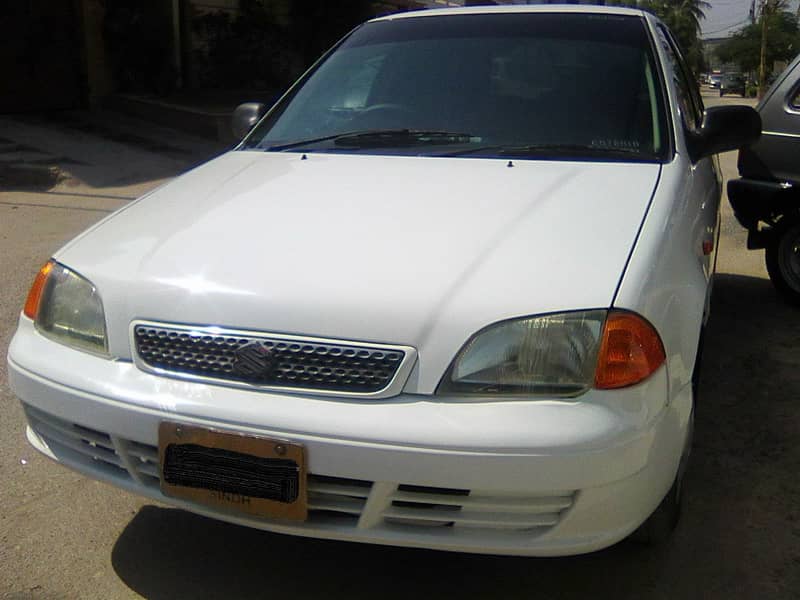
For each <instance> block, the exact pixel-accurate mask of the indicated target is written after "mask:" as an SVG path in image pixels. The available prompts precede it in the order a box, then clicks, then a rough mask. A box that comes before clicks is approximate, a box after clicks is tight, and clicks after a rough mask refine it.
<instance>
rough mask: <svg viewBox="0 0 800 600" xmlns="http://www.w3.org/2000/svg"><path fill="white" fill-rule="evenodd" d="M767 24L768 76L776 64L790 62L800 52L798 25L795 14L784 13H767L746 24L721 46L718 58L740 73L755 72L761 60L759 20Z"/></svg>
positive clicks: (718, 49)
mask: <svg viewBox="0 0 800 600" xmlns="http://www.w3.org/2000/svg"><path fill="white" fill-rule="evenodd" d="M763 18H766V19H767V22H766V25H767V48H766V67H767V73H766V75H767V76H769V75H770V74H771V73H772V67H773V65H774V63H775V62H776V61H789V60H791V59H792V58H794V57H795V56H796V55H797V53H798V52H800V24H799V23H798V18H797V15H796V14H794V13H791V12H788V11H785V10H781V11H775V12H773V13H771V14H770V13H769V12H767V14H766V17H763V16H760V17H759V19H758V21H757V22H756V23H753V24H751V25H747V26H745V27H743V28H742V29H740V30H739V31H737V32H736V33H735V34H733V35H732V36H731V37H730V39H728V40H727V41H725V42H723V43H722V44H720V46H719V47H718V48H717V50H716V54H717V57H718V58H719V59H720V60H721V61H722V62H724V63H730V64H735V65H737V66H738V67H739V69H740V70H741V71H743V72H752V71H758V67H759V62H760V59H761V34H762V25H763V22H762V19H763Z"/></svg>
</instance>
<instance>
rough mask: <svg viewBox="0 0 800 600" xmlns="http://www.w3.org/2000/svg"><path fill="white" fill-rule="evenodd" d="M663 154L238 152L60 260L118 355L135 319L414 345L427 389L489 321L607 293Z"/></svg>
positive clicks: (85, 239) (585, 303) (130, 211)
mask: <svg viewBox="0 0 800 600" xmlns="http://www.w3.org/2000/svg"><path fill="white" fill-rule="evenodd" d="M659 168H660V167H659V165H656V164H624V163H611V162H609V163H598V162H563V161H538V160H530V161H529V160H519V161H516V160H515V161H513V162H510V161H508V160H497V159H479V158H421V157H394V156H392V157H386V156H354V155H336V154H311V153H309V154H308V155H302V154H299V153H261V152H247V151H235V152H230V153H228V154H226V155H223V156H222V157H220V158H218V159H216V160H214V161H211V162H210V163H207V164H206V165H203V166H201V167H199V168H197V169H195V170H194V171H191V172H189V173H187V174H185V175H183V176H182V177H179V178H178V179H176V180H173V181H172V182H170V183H169V184H167V185H165V186H163V187H162V188H160V189H158V190H156V191H155V192H154V193H152V194H150V195H148V196H146V197H144V198H142V199H140V200H139V201H137V202H135V203H133V204H131V205H130V206H128V207H126V208H125V209H123V210H122V211H120V212H118V213H117V214H115V215H113V216H112V217H111V218H109V219H108V220H106V221H104V222H102V223H100V224H99V225H98V226H96V227H95V228H93V229H92V230H90V231H88V232H87V233H85V234H84V235H82V236H81V237H79V238H78V239H77V240H75V241H74V242H72V243H71V244H70V245H68V246H67V247H66V248H64V249H63V250H62V251H61V252H60V253H59V254H58V255H57V259H58V260H60V261H61V262H63V263H64V264H66V265H68V266H70V267H72V268H73V269H75V270H76V271H78V272H80V273H81V274H83V275H84V276H85V277H87V278H88V279H90V280H91V281H92V282H93V283H94V284H95V285H96V286H97V288H98V290H99V292H100V295H101V298H102V300H103V303H104V306H105V310H106V319H107V323H108V330H109V345H110V349H111V351H112V353H113V354H114V355H116V356H119V357H121V358H129V357H130V349H129V344H130V341H129V327H130V323H131V321H132V320H135V319H147V320H155V321H163V322H171V323H186V324H196V325H217V326H223V327H230V328H237V329H249V330H261V331H269V332H282V333H291V334H300V335H309V336H315V337H329V338H336V339H346V340H358V341H373V342H381V343H387V344H403V345H409V346H413V347H416V348H417V349H418V350H419V352H420V363H419V368H418V369H417V370H416V371H415V374H414V376H413V379H414V381H412V382H411V383H410V386H411V390H412V391H413V390H419V391H432V390H433V389H434V388H435V385H436V382H437V381H438V379H439V377H440V376H441V374H442V372H443V371H444V370H445V369H446V367H447V365H448V364H449V363H450V361H451V360H452V359H453V356H454V354H455V353H456V352H457V350H458V349H459V348H460V347H461V346H462V345H463V344H464V343H465V342H466V341H467V339H468V338H469V337H470V336H471V335H472V334H474V333H475V332H476V331H477V330H479V329H481V328H483V327H485V326H486V325H488V324H490V323H493V322H496V321H500V320H503V319H508V318H511V317H515V316H522V315H531V314H539V313H549V312H554V311H562V310H573V309H582V308H597V307H608V306H610V305H611V303H612V301H613V298H614V294H615V291H616V289H617V286H618V283H619V281H620V278H621V276H622V274H623V271H624V268H625V265H626V262H627V260H628V257H629V255H630V252H631V249H632V247H633V245H634V243H635V240H636V237H637V235H638V232H639V229H640V225H641V223H642V220H643V218H644V215H645V213H646V211H647V207H648V205H649V202H650V199H651V197H652V194H653V190H654V187H655V185H656V182H657V180H658V177H659ZM407 389H408V388H407Z"/></svg>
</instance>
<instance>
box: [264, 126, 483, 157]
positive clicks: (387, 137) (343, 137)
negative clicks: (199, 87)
mask: <svg viewBox="0 0 800 600" xmlns="http://www.w3.org/2000/svg"><path fill="white" fill-rule="evenodd" d="M329 141H333V142H334V143H335V144H336V145H337V146H344V147H350V148H365V147H383V146H415V145H419V144H467V143H470V142H472V143H474V142H481V141H482V138H479V137H475V136H473V135H471V134H469V133H462V132H459V131H440V130H426V129H368V130H365V131H350V132H347V133H337V134H334V135H326V136H323V137H317V138H310V139H306V140H297V141H294V142H287V143H285V144H276V145H275V146H268V147H267V148H265V149H266V150H269V151H272V152H282V151H284V150H291V149H293V148H300V147H302V146H309V145H311V144H318V143H321V142H329Z"/></svg>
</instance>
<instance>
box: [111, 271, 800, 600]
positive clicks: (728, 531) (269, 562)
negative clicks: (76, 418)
mask: <svg viewBox="0 0 800 600" xmlns="http://www.w3.org/2000/svg"><path fill="white" fill-rule="evenodd" d="M798 317H800V312H798V311H797V310H795V309H793V308H790V307H788V306H786V305H784V304H783V303H781V302H780V301H779V300H778V299H777V297H776V296H775V294H774V292H773V290H772V287H771V285H770V284H769V282H768V281H767V280H763V279H756V278H750V277H741V276H734V275H726V274H722V275H719V276H718V280H717V285H716V289H715V297H714V307H713V316H712V320H711V321H710V323H709V329H708V339H707V343H706V354H705V360H704V362H703V380H702V384H701V394H702V395H701V398H702V399H701V402H700V404H699V405H698V409H697V418H696V438H695V439H696V445H695V450H694V453H693V458H692V463H691V465H690V468H689V472H688V474H687V478H688V481H687V485H688V499H687V510H686V511H685V513H684V517H683V520H682V522H681V525H680V526H679V528H678V530H677V531H676V532H675V535H674V536H673V538H672V539H671V540H670V541H669V542H668V543H666V544H664V545H662V546H659V547H655V548H646V547H641V546H638V545H636V544H633V543H630V542H623V543H621V544H618V545H617V546H615V547H613V548H610V549H608V550H604V551H601V552H597V553H594V554H591V555H586V556H580V557H567V558H559V559H526V558H516V557H494V556H475V555H461V554H455V553H445V552H433V551H424V550H409V549H402V548H391V547H381V546H368V545H360V544H348V543H341V542H329V541H320V540H313V539H303V538H294V537H288V536H281V535H276V534H270V533H265V532H259V531H255V530H250V529H247V528H242V527H238V526H234V525H228V524H224V523H220V522H216V521H213V520H210V519H206V518H203V517H200V516H196V515H193V514H190V513H187V512H184V511H180V510H175V509H164V508H157V507H154V506H147V507H145V508H143V509H142V510H141V511H140V512H139V513H138V514H137V515H136V516H135V517H134V519H133V520H132V521H131V522H130V523H129V524H128V526H127V528H126V529H125V531H124V532H123V533H122V535H121V536H120V537H119V539H118V540H117V543H116V545H115V547H114V550H113V555H112V562H113V566H114V569H115V571H116V572H117V574H118V575H119V577H120V578H121V579H122V580H123V581H124V582H125V583H126V584H127V585H128V586H129V587H130V588H131V589H133V590H135V591H136V592H137V593H139V594H141V595H142V596H144V597H146V598H174V597H186V598H189V597H191V598H224V597H266V596H270V597H289V596H290V597H292V598H325V597H340V596H341V597H345V596H346V597H352V598H360V597H365V598H374V597H380V598H384V599H391V598H411V597H416V598H438V597H459V598H559V599H563V598H607V597H613V598H616V599H631V600H633V599H637V600H638V599H640V598H648V599H654V598H664V599H666V598H670V599H673V598H704V599H705V598H726V599H727V598H742V599H744V598H756V597H758V598H796V597H800V596H798V590H800V526H799V525H798V523H799V522H800V484H798V478H797V472H798V466H799V465H800V450H798V449H799V448H800V439H798V432H800V404H798V402H797V397H798V392H800V368H799V367H800V349H798V345H797V341H798V339H800V319H799V318H798Z"/></svg>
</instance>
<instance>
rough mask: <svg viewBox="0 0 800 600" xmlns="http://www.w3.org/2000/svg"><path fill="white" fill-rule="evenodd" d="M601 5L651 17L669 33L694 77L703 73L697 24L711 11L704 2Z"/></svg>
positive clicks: (636, 0)
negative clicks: (640, 12)
mask: <svg viewBox="0 0 800 600" xmlns="http://www.w3.org/2000/svg"><path fill="white" fill-rule="evenodd" d="M604 4H605V5H606V6H623V7H628V8H640V9H643V10H646V11H649V12H651V13H653V14H654V15H656V16H657V17H658V18H659V19H661V20H662V21H664V24H665V25H666V26H667V27H669V29H670V31H672V35H674V36H675V41H676V42H677V43H678V46H679V47H680V49H681V52H682V53H683V57H684V58H685V59H686V62H687V63H688V64H689V67H690V68H691V69H692V70H693V71H694V72H695V73H700V72H701V71H704V70H705V68H704V67H705V65H704V59H703V42H702V41H701V40H700V21H702V20H703V19H704V18H705V12H704V11H705V10H706V9H707V8H710V7H711V4H710V3H709V2H706V0H606V1H605V3H604Z"/></svg>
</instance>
